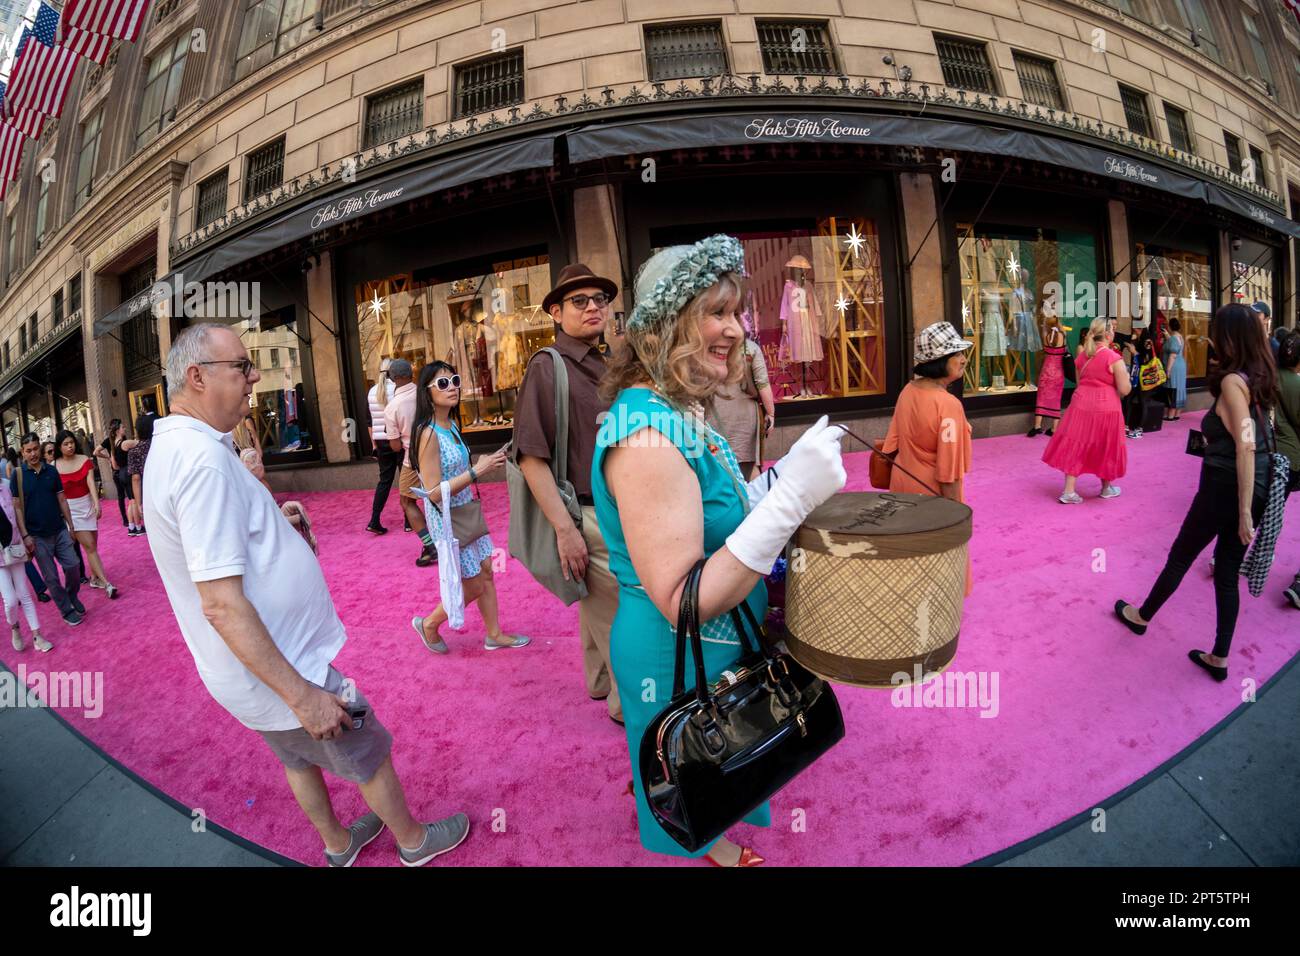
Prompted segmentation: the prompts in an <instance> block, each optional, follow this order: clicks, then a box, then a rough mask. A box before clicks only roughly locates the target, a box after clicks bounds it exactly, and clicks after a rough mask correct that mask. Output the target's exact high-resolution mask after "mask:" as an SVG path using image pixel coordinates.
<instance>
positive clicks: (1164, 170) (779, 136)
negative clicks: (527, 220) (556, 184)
mask: <svg viewBox="0 0 1300 956" xmlns="http://www.w3.org/2000/svg"><path fill="white" fill-rule="evenodd" d="M565 136H566V139H567V141H568V149H569V158H570V160H571V161H572V162H575V163H583V162H588V161H591V160H597V159H603V158H606V157H612V156H625V155H629V154H632V155H635V154H642V153H653V152H659V151H662V150H665V149H694V148H702V147H709V146H745V145H748V146H759V145H763V146H766V145H772V144H779V143H824V144H836V143H838V144H842V145H843V144H852V145H866V144H870V145H876V146H918V147H925V148H931V149H951V150H961V151H964V152H972V153H991V154H994V155H998V156H1015V157H1018V158H1020V159H1027V160H1036V161H1039V162H1044V163H1052V164H1053V165H1056V166H1065V167H1068V168H1070V169H1080V170H1085V171H1087V172H1090V173H1093V174H1095V175H1098V176H1102V177H1105V178H1108V179H1118V180H1123V181H1125V182H1130V183H1135V184H1137V185H1141V186H1146V187H1147V188H1149V189H1155V190H1159V191H1161V192H1166V193H1172V194H1174V195H1176V196H1183V197H1185V198H1188V199H1200V200H1203V201H1204V202H1207V203H1210V204H1211V205H1214V206H1218V207H1220V208H1222V209H1226V210H1228V211H1230V212H1233V213H1236V214H1238V215H1242V216H1246V217H1248V218H1250V219H1252V220H1254V221H1255V222H1258V223H1260V224H1261V225H1264V226H1266V227H1268V228H1269V229H1272V230H1274V231H1276V232H1280V233H1282V234H1284V235H1287V236H1300V225H1298V224H1296V223H1294V222H1292V221H1291V220H1290V219H1287V218H1286V217H1285V216H1283V215H1281V214H1280V213H1277V212H1274V211H1273V210H1271V209H1268V208H1266V207H1265V206H1263V205H1261V204H1259V203H1257V202H1255V201H1253V200H1252V199H1250V198H1249V197H1247V196H1245V195H1242V194H1240V193H1238V192H1236V191H1234V190H1232V189H1230V188H1227V187H1224V186H1221V185H1219V184H1218V183H1211V182H1206V181H1204V180H1201V179H1198V178H1196V177H1194V176H1190V175H1187V174H1186V173H1183V172H1179V171H1177V170H1174V169H1171V168H1169V167H1168V166H1166V165H1164V164H1162V163H1158V162H1154V161H1152V160H1150V159H1148V158H1137V157H1134V156H1131V155H1128V154H1126V153H1124V152H1121V151H1118V150H1117V151H1114V152H1112V151H1109V150H1105V149H1100V148H1098V147H1094V146H1087V145H1084V144H1082V143H1076V142H1074V141H1072V140H1068V139H1062V138H1058V137H1053V136H1044V135H1040V134H1038V133H1033V132H1029V131H1026V130H1018V129H1006V128H1003V127H997V126H985V125H979V124H974V123H956V122H951V121H949V120H942V119H929V118H926V117H915V116H887V115H885V116H877V115H866V114H861V113H830V112H828V113H750V112H746V113H714V114H709V115H700V116H689V117H683V118H680V119H655V120H646V121H640V122H637V121H631V122H619V123H603V124H598V125H592V126H587V127H584V128H582V129H580V130H574V131H572V132H570V133H567V134H565Z"/></svg>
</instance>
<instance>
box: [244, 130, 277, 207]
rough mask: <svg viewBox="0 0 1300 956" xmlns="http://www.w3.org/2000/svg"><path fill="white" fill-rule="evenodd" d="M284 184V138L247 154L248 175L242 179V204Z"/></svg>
mask: <svg viewBox="0 0 1300 956" xmlns="http://www.w3.org/2000/svg"><path fill="white" fill-rule="evenodd" d="M283 182H284V138H283V137H281V138H280V139H277V140H276V141H275V142H274V143H268V144H266V145H265V146H263V147H262V148H261V149H258V150H255V151H253V152H251V153H249V154H248V175H247V176H246V177H245V178H244V202H249V201H250V200H252V199H253V198H254V197H256V196H261V195H264V194H265V193H269V192H270V191H271V190H272V189H275V188H276V187H277V186H279V185H280V184H281V183H283Z"/></svg>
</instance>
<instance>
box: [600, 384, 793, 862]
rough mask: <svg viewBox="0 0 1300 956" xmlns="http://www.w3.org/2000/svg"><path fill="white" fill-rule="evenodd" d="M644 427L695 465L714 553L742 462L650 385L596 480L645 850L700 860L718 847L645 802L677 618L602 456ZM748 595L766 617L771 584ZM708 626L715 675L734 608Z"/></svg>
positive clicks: (607, 437) (732, 650)
mask: <svg viewBox="0 0 1300 956" xmlns="http://www.w3.org/2000/svg"><path fill="white" fill-rule="evenodd" d="M706 427H707V426H706ZM643 428H654V429H655V430H656V431H658V432H659V433H660V434H662V435H663V436H664V437H665V438H667V439H668V440H670V441H671V442H672V443H673V444H674V445H675V446H676V448H677V449H678V450H679V451H680V452H681V453H682V456H683V457H684V458H685V459H686V461H687V463H688V464H690V466H691V468H692V469H693V470H694V471H695V476H696V478H697V479H698V480H699V483H700V497H701V500H702V503H703V509H704V554H705V555H706V556H711V555H712V554H713V553H714V552H715V551H717V550H718V549H719V548H721V547H722V546H723V545H724V544H725V543H726V539H727V536H728V535H730V534H731V532H732V531H734V530H735V529H736V526H737V525H739V524H740V522H741V521H743V520H744V518H745V515H746V513H747V511H748V497H747V496H746V495H745V492H744V489H743V485H742V484H741V482H740V479H739V466H738V465H737V463H736V461H735V456H734V455H733V454H732V453H731V449H730V446H728V445H727V442H726V439H725V438H722V437H721V436H720V435H718V434H717V433H716V432H714V431H713V430H712V429H708V430H707V431H705V430H704V429H701V428H699V427H698V426H696V425H694V424H692V423H690V422H688V421H687V419H686V418H685V416H683V415H682V414H681V413H680V412H678V411H677V410H676V409H674V408H673V407H672V406H671V405H669V404H668V402H667V401H666V400H665V399H663V398H662V397H660V396H659V395H657V394H656V393H654V392H653V391H651V390H649V389H645V388H627V389H624V390H623V391H622V392H620V393H619V395H618V397H617V398H616V399H615V400H614V403H613V405H612V406H611V407H610V410H609V413H608V414H607V415H606V416H605V419H604V422H603V424H602V426H601V429H600V433H599V435H598V436H597V440H596V453H595V456H594V458H593V460H592V475H591V484H592V497H593V499H594V501H595V507H596V518H597V522H598V523H599V525H600V529H601V533H602V535H603V536H604V538H605V543H606V545H607V546H608V548H609V566H610V571H611V572H613V574H614V577H615V578H616V579H617V580H618V583H619V602H618V612H617V614H616V615H615V617H614V625H613V628H612V630H611V632H610V663H611V665H612V668H613V671H614V679H615V681H616V682H617V683H618V690H619V696H620V697H621V699H622V702H623V720H624V728H625V731H626V734H627V745H628V755H629V759H630V762H631V766H632V790H633V794H634V796H635V798H636V812H637V827H638V830H639V832H640V837H641V845H642V846H644V847H645V848H646V849H647V850H650V851H652V852H654V853H662V854H665V855H668V856H684V857H700V856H703V855H704V854H705V853H707V852H708V851H709V849H710V847H711V846H712V844H709V846H706V847H703V848H701V849H699V850H697V851H695V852H694V853H690V852H687V851H686V850H684V849H683V848H682V847H681V846H680V845H679V844H678V843H677V842H676V841H675V840H673V839H672V838H671V837H670V836H668V834H667V833H665V832H664V830H663V828H662V827H660V826H659V824H658V823H657V822H656V821H655V819H654V816H653V815H652V814H651V812H650V805H649V804H648V803H647V802H646V799H645V790H644V788H643V786H642V783H641V771H640V768H639V766H638V762H639V755H640V750H641V738H642V736H643V735H644V733H645V730H646V728H647V727H648V726H649V725H650V722H651V721H652V720H654V718H655V717H656V716H658V714H659V713H660V712H661V711H662V710H663V709H664V708H665V707H666V706H667V705H668V703H669V700H670V698H671V696H672V684H673V649H674V646H675V640H676V638H675V627H674V624H675V623H676V622H673V623H672V624H670V623H669V622H668V620H667V619H665V618H664V616H663V615H662V614H660V613H659V609H658V608H657V607H655V605H654V602H652V601H651V600H650V598H649V595H647V594H646V592H645V590H644V589H643V588H642V587H641V582H640V579H639V578H638V577H637V574H636V570H635V568H633V567H632V562H631V559H630V557H629V555H628V549H627V540H626V538H625V537H624V535H623V526H622V523H621V521H620V520H619V511H618V504H617V503H616V502H615V501H614V498H613V497H612V496H611V495H610V492H609V488H608V486H607V485H606V484H605V476H604V461H605V453H606V452H607V451H608V450H609V449H610V448H611V447H614V446H616V445H618V444H619V443H620V442H622V441H624V440H626V439H627V438H628V437H629V436H630V435H633V434H635V433H636V432H638V431H641V430H642V429H643ZM715 449H716V450H715ZM745 602H746V603H747V604H748V605H749V608H750V610H752V611H753V612H754V615H755V617H756V618H757V619H758V620H760V621H761V620H763V618H764V616H765V615H766V614H767V588H766V586H765V585H764V584H763V582H762V581H759V582H758V584H756V585H755V586H754V589H753V590H752V591H750V593H749V595H748V596H747V597H746V598H745ZM701 631H702V638H703V648H704V670H705V676H706V679H707V680H709V681H710V682H712V681H715V680H717V679H718V678H719V677H721V676H722V672H723V671H724V670H728V669H730V668H732V666H733V665H734V664H735V662H736V661H737V660H739V659H740V656H741V653H742V648H741V645H740V638H739V636H738V635H737V634H736V632H735V628H734V626H733V624H732V622H731V618H730V615H729V614H723V615H720V616H719V617H716V618H713V619H712V620H709V621H706V622H703V623H702V625H701ZM686 663H687V667H686V675H685V685H686V689H687V690H691V689H693V688H694V687H695V671H694V660H693V658H692V656H691V654H690V651H689V650H688V651H687V655H686ZM743 822H745V823H749V824H752V825H754V826H762V827H766V826H771V823H772V814H771V808H770V806H769V805H768V804H767V803H764V804H762V805H761V806H760V807H758V808H756V809H755V810H754V811H753V812H752V813H750V814H749V815H748V816H746V817H745V818H744V821H743Z"/></svg>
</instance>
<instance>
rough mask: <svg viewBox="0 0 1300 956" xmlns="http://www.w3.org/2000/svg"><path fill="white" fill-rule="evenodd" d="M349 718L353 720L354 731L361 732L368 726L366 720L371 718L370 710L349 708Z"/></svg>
mask: <svg viewBox="0 0 1300 956" xmlns="http://www.w3.org/2000/svg"><path fill="white" fill-rule="evenodd" d="M346 710H347V712H348V718H349V719H350V720H351V722H352V723H351V727H352V729H353V730H360V729H361V728H362V727H364V726H365V725H366V718H367V717H368V716H370V710H369V709H368V708H366V707H348V708H346Z"/></svg>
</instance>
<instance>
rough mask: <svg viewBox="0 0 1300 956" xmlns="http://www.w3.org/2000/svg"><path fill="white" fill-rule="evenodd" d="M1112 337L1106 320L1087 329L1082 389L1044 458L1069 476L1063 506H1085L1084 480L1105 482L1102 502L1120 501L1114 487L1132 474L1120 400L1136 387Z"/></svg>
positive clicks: (1081, 358) (1081, 362)
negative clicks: (1079, 486) (1078, 488)
mask: <svg viewBox="0 0 1300 956" xmlns="http://www.w3.org/2000/svg"><path fill="white" fill-rule="evenodd" d="M1112 337H1113V336H1112V333H1111V331H1110V329H1109V327H1108V325H1107V322H1106V320H1105V319H1094V320H1093V322H1092V325H1090V326H1089V327H1088V331H1087V332H1086V333H1085V334H1084V336H1083V349H1082V350H1081V351H1080V353H1079V357H1078V359H1077V360H1076V361H1077V364H1078V369H1079V373H1078V379H1079V383H1078V388H1076V389H1075V390H1074V398H1073V399H1072V400H1071V402H1070V407H1069V408H1068V409H1066V412H1065V418H1064V419H1062V421H1061V427H1060V428H1058V429H1057V430H1056V434H1055V435H1053V436H1052V440H1051V441H1050V442H1048V445H1047V450H1046V451H1044V452H1043V461H1045V462H1046V463H1047V464H1049V465H1051V466H1052V467H1053V468H1055V469H1056V470H1057V471H1060V472H1064V473H1065V490H1064V491H1063V492H1061V497H1060V498H1058V499H1057V500H1058V501H1060V502H1061V504H1063V505H1076V504H1079V503H1080V502H1082V501H1083V499H1082V498H1081V497H1079V495H1078V494H1077V493H1076V492H1075V490H1074V484H1075V482H1076V481H1078V479H1079V476H1080V475H1085V474H1086V475H1096V476H1097V477H1098V478H1100V479H1101V497H1103V498H1117V497H1119V486H1118V485H1116V484H1112V482H1114V480H1115V479H1116V478H1119V477H1121V476H1122V475H1123V474H1124V472H1125V471H1127V469H1128V449H1127V448H1126V447H1125V445H1124V411H1123V409H1122V408H1121V406H1120V399H1121V398H1123V397H1124V396H1125V395H1127V394H1128V393H1129V390H1130V388H1131V387H1132V386H1131V384H1130V382H1129V375H1128V371H1127V369H1125V367H1124V359H1123V358H1121V357H1120V355H1119V353H1118V352H1116V351H1115V350H1114V349H1112V348H1111V347H1110V344H1111V340H1112Z"/></svg>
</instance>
